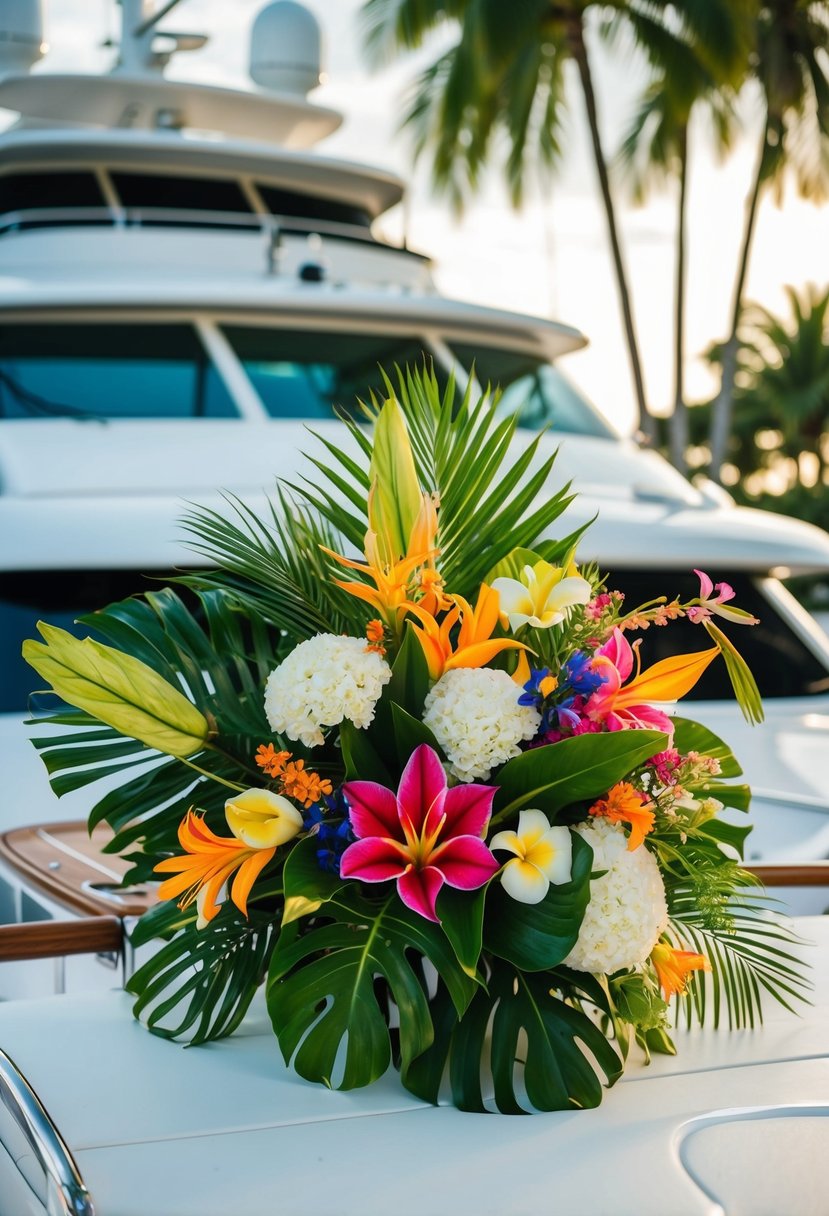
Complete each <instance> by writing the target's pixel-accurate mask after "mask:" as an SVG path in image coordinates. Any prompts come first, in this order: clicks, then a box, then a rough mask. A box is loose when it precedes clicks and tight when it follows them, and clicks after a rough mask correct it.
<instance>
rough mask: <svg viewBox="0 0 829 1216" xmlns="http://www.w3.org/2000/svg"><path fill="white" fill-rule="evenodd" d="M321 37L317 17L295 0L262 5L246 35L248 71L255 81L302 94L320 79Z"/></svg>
mask: <svg viewBox="0 0 829 1216" xmlns="http://www.w3.org/2000/svg"><path fill="white" fill-rule="evenodd" d="M321 57H322V39H321V35H320V27H319V25H318V24H317V19H316V17H315V16H314V15H313V13H310V12H309V11H308V9H307V8H305V7H303V5H301V4H297V3H295V0H275V3H273V4H268V5H266V6H265V8H263V9H262V10H261V11H260V12H259V14H258V16H257V17H256V20H255V21H254V23H253V29H252V30H251V35H250V74H251V77H252V78H253V80H255V82H256V83H257V84H258V85H261V86H262V87H263V88H265V89H273V90H274V91H276V92H278V93H297V94H299V95H300V96H302V97H304V96H305V94H306V93H309V92H310V91H311V89H315V88H316V87H317V85H318V84H319V82H320V66H321V63H320V61H321Z"/></svg>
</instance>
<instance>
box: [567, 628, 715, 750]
mask: <svg viewBox="0 0 829 1216" xmlns="http://www.w3.org/2000/svg"><path fill="white" fill-rule="evenodd" d="M718 654H719V650H718V648H717V647H716V646H714V647H713V648H712V649H711V650H701V651H695V652H694V653H693V654H684V655H673V656H671V658H668V659H662V660H660V662H658V663H654V665H653V666H652V667H649V668H648V669H647V670H646V671H637V673H636V675H635V676H634V678H633V679H632V680H631V681H630V682H629V683H628V684H624V682H625V680H627V678H628V676H629V675H630V674H631V672H632V671H633V648H632V646H631V645H630V643H629V642H628V640H627V638H626V637H625V635H624V634H623V633H622V631H621V629H614V630H613V634H612V635H611V637H610V639H609V640H608V641H607V642H605V644H604V646H602V647H600V649H599V650H597V651H596V654H595V656H594V658H593V669H594V671H598V672H601V674H602V676H603V677H604V683H603V684H602V686H601V688H599V689H598V690H597V691H596V692H594V693H593V695H592V696H591V697H590V699H589V701H588V702H587V705H586V706H585V712H586V715H587V717H588V718H589V719H590V720H591V721H593V722H601V723H602V724H603V725H604V726H606V727H607V729H608V730H625V729H626V728H630V727H639V728H642V727H644V728H646V729H650V730H661V731H664V732H665V733H666V734H668V735H673V730H674V728H673V723H672V722H671V719H670V718H669V717H668V716H667V714H664V713H662V711H661V710H659V709H654V708H653V706H652V705H649V704H647V702H649V701H652V700H653V701H678V700H679V699H680V697H684V696H685V694H686V693H687V692H689V691H690V690H691V689H692V688H693V686H694V685H695V684H696V682H697V680H698V679H699V677H700V676H701V675H702V673H703V671H704V670H705V668H706V667H707V666H708V664H709V663H710V662H711V660H712V659H714V658H715V657H716V656H717V655H718ZM623 684H624V687H622V685H623Z"/></svg>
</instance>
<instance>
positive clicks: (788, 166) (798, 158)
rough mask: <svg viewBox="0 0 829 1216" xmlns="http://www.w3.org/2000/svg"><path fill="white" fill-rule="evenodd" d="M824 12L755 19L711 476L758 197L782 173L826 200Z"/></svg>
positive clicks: (771, 12)
mask: <svg viewBox="0 0 829 1216" xmlns="http://www.w3.org/2000/svg"><path fill="white" fill-rule="evenodd" d="M827 55H829V10H827V6H826V4H825V3H823V2H822V0H768V2H767V3H763V4H762V6H761V7H760V9H759V11H758V15H757V19H756V39H755V49H754V53H753V56H752V59H751V64H750V66H751V75H752V77H753V78H754V80H755V82H756V84H757V85H759V88H760V94H761V99H762V112H763V116H762V134H761V138H760V147H759V151H758V154H757V164H756V169H755V172H754V180H753V183H752V186H751V189H750V191H749V194H748V198H747V200H746V217H745V226H744V230H743V240H742V247H741V250H740V257H739V261H738V265H737V276H736V280H735V283H734V291H733V297H732V307H731V329H730V332H729V335H728V337H727V339H726V340H725V342H724V344H723V346H722V381H721V386H720V391H719V394H718V396H717V399H716V401H715V402H714V408H713V414H712V423H711V476H712V477H713V478H715V479H716V480H720V478H721V473H722V464H723V460H724V458H725V453H726V448H727V445H728V438H729V435H730V433H731V424H732V414H733V405H734V385H735V375H736V372H737V356H738V351H739V338H738V330H739V326H740V317H741V314H742V311H743V296H744V291H745V282H746V275H747V273H748V264H749V258H750V255H751V243H752V238H753V236H754V228H755V222H756V218H757V208H758V204H759V202H760V197H761V194H762V192H763V191H764V190H765V189H767V188H768V187H773V188H774V189H775V191H776V194H777V196H778V197H779V196H780V195H781V194H782V190H783V185H784V177H785V172H786V170H790V171H791V173H792V175H793V177H794V181H795V184H796V187H797V189H798V192H799V193H800V195H801V196H802V197H804V198H810V199H812V200H813V201H815V202H820V201H822V200H823V199H824V198H826V197H827V194H829V61H827Z"/></svg>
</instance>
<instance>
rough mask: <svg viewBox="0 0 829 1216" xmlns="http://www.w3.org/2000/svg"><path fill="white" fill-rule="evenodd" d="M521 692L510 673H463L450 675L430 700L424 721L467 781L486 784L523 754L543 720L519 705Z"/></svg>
mask: <svg viewBox="0 0 829 1216" xmlns="http://www.w3.org/2000/svg"><path fill="white" fill-rule="evenodd" d="M520 693H521V690H520V688H519V687H518V685H517V684H516V683H515V681H514V680H512V679H511V678H510V676H508V675H507V673H506V672H505V671H492V670H491V669H490V668H488V667H459V668H457V669H455V670H453V671H447V672H445V673H444V674H443V675H442V676H441V677H440V679H439V680H438V682H437V684H435V686H434V688H433V689H432V690H431V692H430V693H429V694H428V696H427V697H426V703H425V709H424V714H423V721H424V723H425V724H426V726H428V727H429V729H430V730H431V731H432V733H433V734H434V736H435V738H436V739H437V741H438V743H439V744H440V746H441V747H442V748H443V751H444V752H445V754H446V757H447V759H448V760H449V764H450V771H451V772H452V774H453V775H454V776H455V777H457V778H459V780H461V781H475V780H479V779H485V778H486V777H488V776H489V774H490V773H491V772H492V770H493V768H495V767H496V766H497V765H499V764H503V763H504V762H505V761H506V760H509V759H511V758H512V757H513V756H517V755H519V754H520V751H521V748H520V747H519V743H521V741H522V740H524V739H532V737H533V736H534V735H535V734H536V733H537V732H538V728H539V726H540V724H541V715H540V714H539V713H538V710H536V709H534V708H533V707H532V706H531V705H530V706H525V705H519V704H518V697H519V696H520Z"/></svg>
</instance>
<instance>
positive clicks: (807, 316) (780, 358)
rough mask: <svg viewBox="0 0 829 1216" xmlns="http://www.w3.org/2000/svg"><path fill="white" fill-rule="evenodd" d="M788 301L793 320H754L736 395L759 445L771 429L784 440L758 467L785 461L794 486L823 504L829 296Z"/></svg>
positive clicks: (756, 316) (755, 315) (827, 470)
mask: <svg viewBox="0 0 829 1216" xmlns="http://www.w3.org/2000/svg"><path fill="white" fill-rule="evenodd" d="M786 294H787V296H788V299H789V305H790V308H791V317H790V318H788V319H784V320H781V318H779V317H777V316H775V315H774V314H773V313H771V312H769V311H768V310H767V309H765V308H755V309H753V310H752V313H751V314H749V316H748V317H747V321H748V325H747V326H746V333H745V338H746V341H744V343H743V345H742V349H741V351H740V365H741V368H742V374H741V377H740V380H741V383H739V384H738V385H737V389H736V394H735V395H736V397H737V399H738V401H739V405H740V416H741V417H740V421H741V423H742V422H744V423H745V429H746V430H748V429H749V428H750V429H751V432H752V436H751V438H752V441H753V439H754V435H756V434H757V432H758V431H761V430H764V429H765V430H771V431H776V432H778V433H779V436H780V441H779V445H778V446H777V447H776V449H773V448H771V447H769V446H766V447H764V448H763V449H762V450H758V451H757V456H759V461H757V463H758V464H759V466H760V467H764V466H767V465H768V463H769V461H770V460H772V459H775V458H777V456H778V453H779V454H780V455H782V456H783V457H785V458H788V460H789V462H790V467H791V469H792V470H793V476H794V478H795V480H797V481H800V482H803V483H804V484H808V485H813V486H814V487H815V488H816V491H817V493H818V494H820V495H821V496H823V495H824V494H825V487H826V485H827V484H829V461H828V460H827V457H829V444H827V429H829V341H827V339H829V290H826V291H823V292H822V293H821V292H819V291H818V290H817V288H815V287H814V286H812V285H809V286H807V287H806V288H805V289H804V290H803V291H802V292H801V293H800V294H798V292H796V291H795V290H794V288H792V287H788V288H787V289H786ZM752 446H756V445H754V444H753V442H752ZM795 470H796V472H795Z"/></svg>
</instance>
